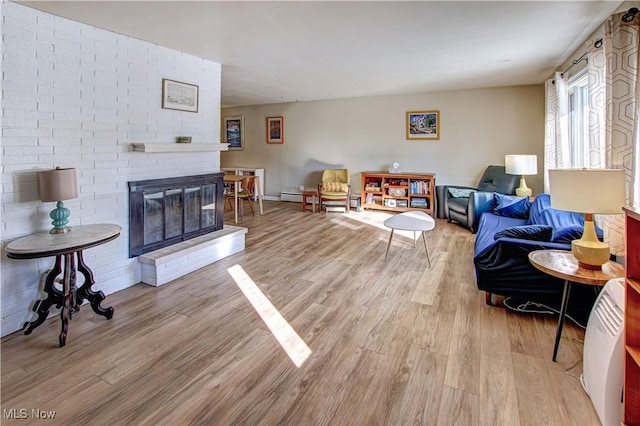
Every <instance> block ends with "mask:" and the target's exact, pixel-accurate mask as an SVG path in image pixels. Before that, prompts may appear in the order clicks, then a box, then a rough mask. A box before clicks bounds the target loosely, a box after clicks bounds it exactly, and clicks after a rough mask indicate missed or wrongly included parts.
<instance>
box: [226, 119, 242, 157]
mask: <svg viewBox="0 0 640 426" xmlns="http://www.w3.org/2000/svg"><path fill="white" fill-rule="evenodd" d="M222 132H223V135H222V139H223V142H225V143H228V144H229V150H230V151H231V150H237V151H239V150H242V149H244V116H242V115H236V116H233V117H224V118H223V120H222Z"/></svg>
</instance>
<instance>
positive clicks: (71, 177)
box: [38, 167, 78, 234]
mask: <svg viewBox="0 0 640 426" xmlns="http://www.w3.org/2000/svg"><path fill="white" fill-rule="evenodd" d="M38 180H39V183H40V189H39V196H40V200H41V201H44V202H49V201H57V205H56V208H55V209H53V210H52V211H51V213H49V217H50V218H51V219H52V222H51V224H52V225H53V229H51V231H50V232H51V233H52V234H65V233H67V232H69V231H71V228H69V227H68V226H67V224H68V223H69V216H70V215H71V211H69V209H68V208H66V207H65V206H64V203H63V202H62V201H64V200H71V199H73V198H76V197H77V196H78V182H77V180H76V169H73V168H67V169H63V168H61V167H56V168H55V169H53V170H44V171H41V172H39V173H38Z"/></svg>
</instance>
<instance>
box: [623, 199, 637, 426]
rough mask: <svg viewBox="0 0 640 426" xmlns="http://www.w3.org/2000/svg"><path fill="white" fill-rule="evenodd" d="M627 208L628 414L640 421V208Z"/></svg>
mask: <svg viewBox="0 0 640 426" xmlns="http://www.w3.org/2000/svg"><path fill="white" fill-rule="evenodd" d="M624 210H625V247H626V256H625V284H626V285H625V308H624V347H625V351H624V357H625V359H624V417H623V422H624V424H627V425H638V424H640V238H638V236H639V235H640V209H637V208H627V207H625V208H624Z"/></svg>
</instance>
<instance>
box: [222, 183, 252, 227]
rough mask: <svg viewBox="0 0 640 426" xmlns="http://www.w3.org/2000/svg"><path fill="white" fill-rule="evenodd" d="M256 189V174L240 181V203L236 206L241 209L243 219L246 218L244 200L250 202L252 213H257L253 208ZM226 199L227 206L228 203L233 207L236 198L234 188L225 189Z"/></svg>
mask: <svg viewBox="0 0 640 426" xmlns="http://www.w3.org/2000/svg"><path fill="white" fill-rule="evenodd" d="M254 191H255V177H254V176H247V177H245V178H244V179H243V180H242V181H241V183H240V188H238V205H237V206H236V208H238V209H239V210H238V211H239V213H240V218H241V219H242V218H244V208H243V205H244V204H243V203H244V201H247V202H248V203H249V208H250V209H251V214H252V215H253V216H255V215H256V214H255V211H254V209H253V198H254V194H255V192H254ZM224 200H225V208H226V206H227V205H228V206H229V208H232V205H233V200H234V193H233V190H231V189H229V190H227V191H225V193H224Z"/></svg>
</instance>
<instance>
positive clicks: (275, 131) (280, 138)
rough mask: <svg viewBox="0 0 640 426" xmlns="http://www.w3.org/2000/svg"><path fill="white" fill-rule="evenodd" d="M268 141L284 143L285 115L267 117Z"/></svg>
mask: <svg viewBox="0 0 640 426" xmlns="http://www.w3.org/2000/svg"><path fill="white" fill-rule="evenodd" d="M267 143H284V117H282V116H280V117H267Z"/></svg>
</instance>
